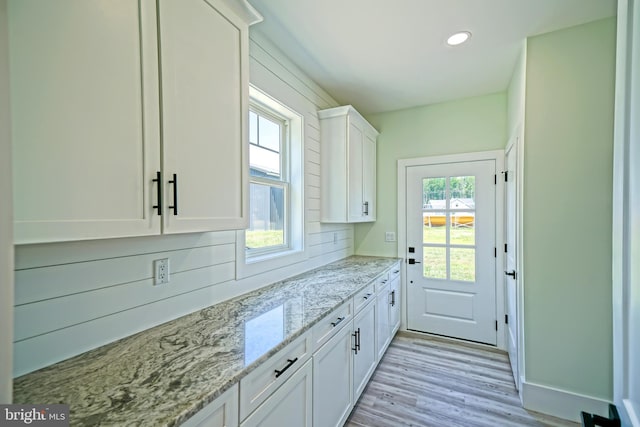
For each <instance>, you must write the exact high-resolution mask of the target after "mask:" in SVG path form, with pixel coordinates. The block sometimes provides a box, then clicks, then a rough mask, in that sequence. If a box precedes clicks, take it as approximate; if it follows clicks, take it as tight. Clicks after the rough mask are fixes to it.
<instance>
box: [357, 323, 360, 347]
mask: <svg viewBox="0 0 640 427" xmlns="http://www.w3.org/2000/svg"><path fill="white" fill-rule="evenodd" d="M356 334H357V335H358V338H357V339H358V342H357V343H356V347H357V348H358V350H360V328H358V330H357V331H356Z"/></svg>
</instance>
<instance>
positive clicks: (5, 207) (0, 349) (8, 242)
mask: <svg viewBox="0 0 640 427" xmlns="http://www.w3.org/2000/svg"><path fill="white" fill-rule="evenodd" d="M7 28H8V26H7V2H6V0H0V199H1V200H2V204H0V324H2V326H3V327H2V329H0V403H11V401H12V400H11V394H12V388H13V367H12V363H13V293H14V284H13V269H14V265H13V264H14V262H13V256H14V255H13V208H12V206H13V199H12V196H11V193H12V187H11V121H10V119H9V117H10V115H9V111H10V105H9V73H8V70H9V50H8V48H9V42H8V37H9V34H8V30H7Z"/></svg>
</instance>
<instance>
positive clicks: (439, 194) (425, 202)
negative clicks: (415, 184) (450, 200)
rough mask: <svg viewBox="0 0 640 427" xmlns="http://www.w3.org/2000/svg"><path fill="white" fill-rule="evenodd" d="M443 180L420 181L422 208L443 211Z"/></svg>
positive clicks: (426, 179)
mask: <svg viewBox="0 0 640 427" xmlns="http://www.w3.org/2000/svg"><path fill="white" fill-rule="evenodd" d="M445 183H446V181H445V178H425V179H423V180H422V207H423V208H424V209H445V208H446V204H445V203H446V201H445V198H446V195H445V192H446V189H445Z"/></svg>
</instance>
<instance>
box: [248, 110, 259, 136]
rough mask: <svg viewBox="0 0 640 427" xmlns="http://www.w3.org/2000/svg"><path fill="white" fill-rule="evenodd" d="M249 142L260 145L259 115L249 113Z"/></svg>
mask: <svg viewBox="0 0 640 427" xmlns="http://www.w3.org/2000/svg"><path fill="white" fill-rule="evenodd" d="M249 142H250V143H252V144H257V143H258V115H257V114H256V113H254V112H253V111H249Z"/></svg>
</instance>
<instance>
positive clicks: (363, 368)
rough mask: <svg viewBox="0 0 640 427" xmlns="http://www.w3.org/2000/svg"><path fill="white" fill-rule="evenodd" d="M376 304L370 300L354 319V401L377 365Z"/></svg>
mask: <svg viewBox="0 0 640 427" xmlns="http://www.w3.org/2000/svg"><path fill="white" fill-rule="evenodd" d="M374 309H375V304H373V301H372V302H370V303H369V304H368V305H366V306H365V308H363V309H362V311H360V312H359V313H358V314H357V315H356V317H355V318H354V319H353V330H354V332H355V334H356V349H357V350H356V351H354V354H353V399H352V400H353V403H354V404H355V402H356V401H357V400H358V398H359V397H360V395H361V394H362V391H363V390H364V388H365V387H366V386H367V382H368V381H369V378H371V375H372V374H373V371H375V369H376V366H377V361H378V358H377V350H376V335H375V329H376V322H375V320H376V319H375V310H374Z"/></svg>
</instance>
